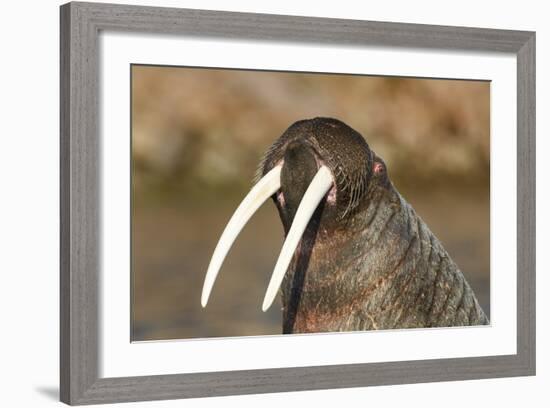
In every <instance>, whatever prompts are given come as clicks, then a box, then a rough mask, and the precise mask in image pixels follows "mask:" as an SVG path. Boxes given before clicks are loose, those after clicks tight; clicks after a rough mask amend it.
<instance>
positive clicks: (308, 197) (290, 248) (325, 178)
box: [262, 166, 333, 312]
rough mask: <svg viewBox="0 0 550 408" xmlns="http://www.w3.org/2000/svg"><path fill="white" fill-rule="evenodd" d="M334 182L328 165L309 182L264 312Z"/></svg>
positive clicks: (277, 266) (270, 284) (278, 263)
mask: <svg viewBox="0 0 550 408" xmlns="http://www.w3.org/2000/svg"><path fill="white" fill-rule="evenodd" d="M332 184H333V179H332V174H331V172H330V170H329V169H328V168H327V167H326V166H321V168H320V169H319V170H318V171H317V174H315V177H313V180H312V181H311V183H310V184H309V186H308V188H307V190H306V192H305V194H304V196H303V197H302V201H300V205H299V206H298V210H297V211H296V215H295V216H294V220H293V221H292V226H291V227H290V231H289V232H288V235H287V237H286V239H285V242H284V244H283V248H282V249H281V253H280V254H279V258H278V259H277V263H276V264H275V269H274V270H273V274H272V275H271V280H270V281H269V285H268V287H267V292H266V294H265V298H264V303H263V305H262V310H263V311H264V312H265V311H266V310H267V309H269V307H270V306H271V304H272V303H273V300H274V299H275V296H276V295H277V291H278V290H279V286H281V282H282V281H283V278H284V276H285V274H286V271H287V269H288V265H289V264H290V260H291V259H292V256H293V255H294V252H295V251H296V247H297V246H298V243H299V242H300V239H301V238H302V234H303V233H304V231H305V229H306V227H307V224H308V223H309V220H310V218H311V217H312V215H313V213H314V212H315V209H316V208H317V206H318V205H319V203H320V202H321V200H322V199H323V197H324V196H325V195H326V194H327V192H328V191H329V190H330V188H331V187H332Z"/></svg>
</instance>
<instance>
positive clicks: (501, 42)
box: [60, 2, 535, 405]
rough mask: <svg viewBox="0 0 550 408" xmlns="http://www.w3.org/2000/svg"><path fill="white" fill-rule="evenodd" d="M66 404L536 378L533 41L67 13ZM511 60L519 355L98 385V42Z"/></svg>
mask: <svg viewBox="0 0 550 408" xmlns="http://www.w3.org/2000/svg"><path fill="white" fill-rule="evenodd" d="M60 21H61V27H60V29H61V35H60V52H61V70H60V76H61V78H60V79H61V81H60V82H61V88H60V94H61V107H60V138H61V139H60V170H61V171H60V177H61V179H60V185H61V191H60V216H61V228H60V231H61V233H60V263H61V267H60V294H61V299H60V322H61V323H60V397H61V401H63V402H65V403H67V404H71V405H80V404H95V403H114V402H127V401H144V400H155V399H176V398H194V397H207V396H223V395H238V394H255V393H269V392H281V391H300V390H315V389H326V388H349V387H364V386H373V385H389V384H404V383H421V382H434V381H451V380H467V379H481V378H496V377H511V376H526V375H534V374H535V33H534V32H527V31H512V30H496V29H482V28H463V27H446V26H434V25H419V24H404V23H385V22H371V21H357V20H341V19H327V18H313V17H296V16H282V15H266V14H251V13H236V12H220V11H205V10H190V9H175V8H160V7H144V6H131V5H115V4H95V3H80V2H76V3H75V2H73V3H68V4H65V5H63V6H61V9H60ZM102 30H109V31H115V32H116V31H121V32H137V33H142V34H150V35H154V34H171V35H178V36H192V37H223V38H226V39H249V40H260V41H287V42H305V43H313V44H331V45H347V46H349V45H352V46H357V47H361V46H368V45H376V46H383V47H401V48H425V49H445V50H467V51H479V52H497V53H498V52H504V53H513V54H515V55H516V58H517V353H516V354H513V355H500V356H484V357H467V358H444V359H435V360H416V361H393V362H382V363H358V364H344V365H330V366H308V367H292V368H291V367H287V368H275V369H273V368H269V369H261V370H239V371H219V372H211V373H193V374H174V375H152V376H139V377H137V376H136V377H116V378H103V377H100V374H99V373H100V367H99V353H100V347H99V343H98V333H99V330H100V324H99V310H98V304H99V299H100V296H101V294H100V285H99V270H100V267H101V262H100V256H101V254H100V239H101V231H100V227H99V226H100V223H99V217H100V214H99V209H100V205H99V200H100V175H99V173H100V171H99V163H100V162H101V149H100V146H99V129H100V127H99V62H98V61H99V33H100V32H101V31H102Z"/></svg>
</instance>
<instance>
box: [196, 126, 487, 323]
mask: <svg viewBox="0 0 550 408" xmlns="http://www.w3.org/2000/svg"><path fill="white" fill-rule="evenodd" d="M270 197H271V198H272V199H273V201H274V202H275V205H276V207H277V209H278V212H279V216H280V219H281V222H282V224H283V229H284V232H285V242H284V244H283V247H282V250H281V253H280V255H279V258H278V259H277V262H276V265H275V269H274V271H273V274H272V276H271V280H270V282H269V285H268V289H267V293H266V295H265V299H264V302H263V306H262V309H263V310H264V311H265V310H267V309H268V308H269V307H270V305H271V304H272V302H273V300H274V298H275V297H276V295H277V293H278V292H279V291H280V294H281V301H282V320H283V325H282V332H283V333H315V332H336V331H360V330H384V329H402V328H426V327H449V326H472V325H485V324H488V319H487V316H486V315H485V313H484V312H483V310H482V308H481V307H480V305H479V302H478V301H477V299H476V296H475V294H474V292H473V290H472V288H471V287H470V285H469V284H468V282H467V281H466V279H465V278H464V275H463V274H462V272H461V271H460V269H459V268H458V266H457V265H456V263H455V262H453V260H452V259H451V257H450V256H449V254H448V253H447V251H446V250H445V248H444V247H443V245H442V244H441V242H440V241H439V240H438V239H437V238H436V236H435V235H434V234H433V233H432V232H431V231H430V229H429V228H428V226H427V225H426V223H425V222H424V221H423V220H422V219H421V218H420V217H419V216H418V214H417V213H416V212H415V211H414V209H413V208H412V207H411V205H410V204H409V203H408V202H407V201H406V200H405V199H404V198H403V197H402V196H401V194H399V192H398V191H397V189H396V188H395V187H394V185H393V183H392V182H391V180H390V178H389V174H388V169H387V168H386V164H385V163H384V161H383V160H382V158H380V157H379V156H378V155H377V154H376V153H375V152H374V151H373V150H372V149H371V148H370V147H369V145H368V144H367V142H366V140H365V139H364V138H363V136H361V135H360V134H359V133H358V132H357V131H355V130H354V129H352V128H351V127H349V126H348V125H346V124H345V123H343V122H341V121H339V120H337V119H333V118H323V117H318V118H314V119H307V120H301V121H298V122H296V123H294V124H292V125H291V126H290V127H289V128H288V129H287V130H286V131H285V132H284V133H283V134H282V136H280V137H279V139H277V140H276V141H275V142H274V143H273V145H272V146H271V147H270V148H269V149H268V151H267V153H266V154H265V156H264V157H263V159H262V160H261V162H260V166H259V171H258V175H257V177H256V183H255V185H254V187H253V188H252V190H251V191H250V193H249V194H248V195H247V196H246V198H245V199H244V200H243V202H242V203H241V204H240V206H239V207H238V208H237V210H236V211H235V213H234V215H233V217H232V218H231V220H230V221H229V223H228V224H227V227H226V228H225V230H224V232H223V233H222V236H221V238H220V240H219V242H218V245H217V247H216V249H215V251H214V254H213V256H212V259H211V261H210V265H209V267H208V270H207V273H206V278H205V282H204V286H203V292H202V298H201V303H202V305H203V307H205V306H206V304H207V302H208V297H209V295H210V292H211V290H212V286H213V284H214V281H215V279H216V276H217V274H218V271H219V269H220V267H221V265H222V263H223V260H224V258H225V256H226V254H227V252H228V251H229V249H230V247H231V245H232V243H233V241H234V240H235V238H236V237H237V235H238V234H239V232H240V231H241V229H242V228H243V226H244V225H245V224H246V222H247V221H248V220H249V219H250V217H251V216H252V215H253V214H254V213H255V211H256V210H257V209H258V208H259V206H260V205H262V203H263V202H265V201H266V200H267V199H268V198H270Z"/></svg>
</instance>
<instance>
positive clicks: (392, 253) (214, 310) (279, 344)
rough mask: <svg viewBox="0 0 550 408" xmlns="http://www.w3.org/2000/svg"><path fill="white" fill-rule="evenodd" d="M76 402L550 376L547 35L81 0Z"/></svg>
mask: <svg viewBox="0 0 550 408" xmlns="http://www.w3.org/2000/svg"><path fill="white" fill-rule="evenodd" d="M60 194H61V311H60V312H61V316H60V319H61V325H60V326H61V362H60V365H61V367H60V371H61V379H60V382H61V386H60V387H61V400H62V401H63V402H65V403H67V404H71V405H73V404H74V405H77V404H95V403H112V402H125V401H140V400H154V399H175V398H191V397H206V396H222V395H235V394H251V393H268V392H279V391H298V390H313V389H326V388H346V387H363V386H372V385H387V384H402V383H419V382H431V381H448V380H465V379H479V378H492V377H507V376H525V375H534V374H535V33H533V32H525V31H511V30H494V29H483V28H463V27H445V26H432V25H416V24H403V23H385V22H371V21H358V20H337V19H325V18H312V17H295V16H281V15H264V14H248V13H233V12H218V11H204V10H190V9H173V8H156V7H142V6H128V5H112V4H95V3H68V4H66V5H63V6H62V7H61V193H60Z"/></svg>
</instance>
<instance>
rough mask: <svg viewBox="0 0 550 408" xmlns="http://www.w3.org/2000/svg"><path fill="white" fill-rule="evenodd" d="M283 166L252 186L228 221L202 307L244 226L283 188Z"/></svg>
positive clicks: (208, 274) (208, 276)
mask: <svg viewBox="0 0 550 408" xmlns="http://www.w3.org/2000/svg"><path fill="white" fill-rule="evenodd" d="M281 167H282V166H280V165H279V166H276V167H274V168H273V169H271V170H270V171H269V172H268V173H267V174H266V175H265V176H263V177H262V178H261V180H260V181H258V183H256V185H255V186H254V187H252V190H250V192H249V193H248V195H247V196H246V197H245V198H244V200H243V201H242V202H241V204H240V205H239V207H238V208H237V209H236V210H235V213H234V214H233V216H232V217H231V219H230V220H229V222H228V223H227V226H226V227H225V230H224V231H223V233H222V236H221V237H220V240H219V241H218V245H217V246H216V249H215V250H214V254H213V255H212V258H211V259H210V264H209V265H208V270H207V272H206V277H205V278H204V285H203V287H202V295H201V304H202V307H205V306H206V304H207V303H208V297H209V296H210V292H211V291H212V287H213V286H214V282H215V281H216V277H217V276H218V272H219V270H220V267H221V266H222V263H223V261H224V259H225V256H226V255H227V252H229V249H230V248H231V246H232V245H233V242H234V241H235V238H237V236H238V235H239V233H240V232H241V230H242V229H243V227H244V226H245V225H246V223H247V222H248V220H249V219H250V218H251V217H252V216H253V215H254V213H255V212H256V211H257V210H258V208H260V206H261V205H262V204H263V203H264V202H265V201H266V200H267V199H268V198H269V197H271V196H272V195H273V194H275V192H276V191H277V190H279V188H281Z"/></svg>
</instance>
